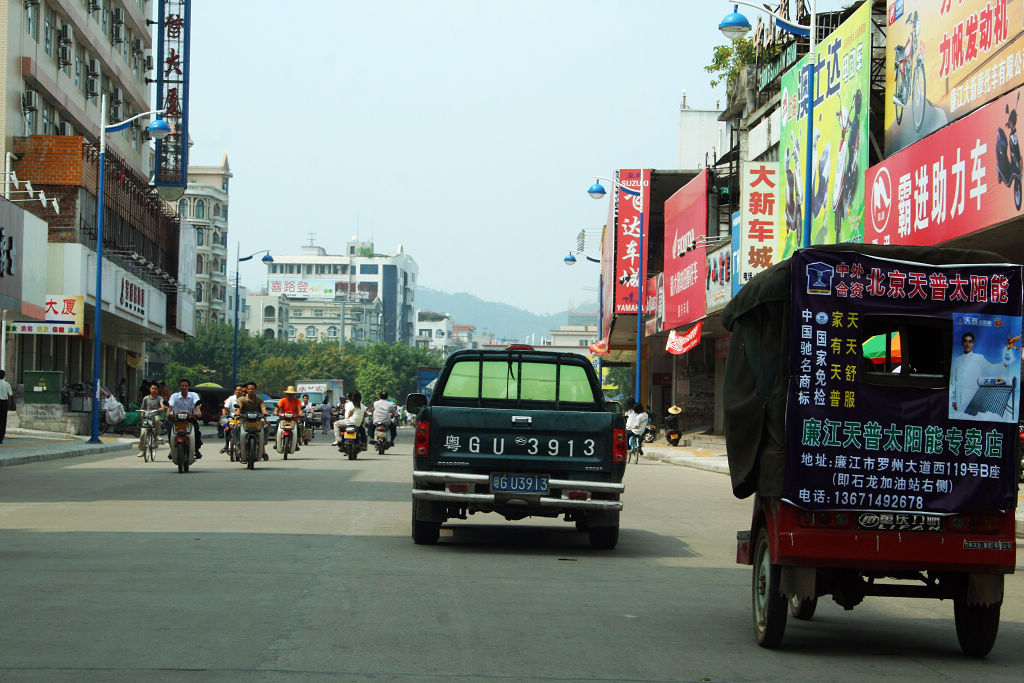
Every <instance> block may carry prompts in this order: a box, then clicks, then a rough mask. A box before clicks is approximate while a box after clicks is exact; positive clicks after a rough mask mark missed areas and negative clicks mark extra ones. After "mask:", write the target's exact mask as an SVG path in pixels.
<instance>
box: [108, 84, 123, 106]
mask: <svg viewBox="0 0 1024 683" xmlns="http://www.w3.org/2000/svg"><path fill="white" fill-rule="evenodd" d="M123 100H124V98H123V93H122V92H121V89H120V88H114V89H113V90H111V91H110V101H111V102H113V103H114V104H121V102H122V101H123Z"/></svg>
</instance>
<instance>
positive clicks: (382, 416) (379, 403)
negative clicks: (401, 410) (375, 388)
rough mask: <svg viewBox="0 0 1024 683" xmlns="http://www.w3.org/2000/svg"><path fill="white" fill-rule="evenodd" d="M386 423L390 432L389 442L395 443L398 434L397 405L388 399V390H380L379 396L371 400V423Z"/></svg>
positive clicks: (375, 424)
mask: <svg viewBox="0 0 1024 683" xmlns="http://www.w3.org/2000/svg"><path fill="white" fill-rule="evenodd" d="M382 424H383V425H387V426H388V431H389V432H391V443H392V444H394V443H395V436H396V435H397V434H398V406H396V405H395V404H394V403H392V402H391V401H389V400H388V392H386V391H382V392H380V396H379V398H378V399H377V400H376V401H374V402H373V425H374V427H375V428H376V426H377V425H382Z"/></svg>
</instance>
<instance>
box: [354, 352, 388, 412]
mask: <svg viewBox="0 0 1024 683" xmlns="http://www.w3.org/2000/svg"><path fill="white" fill-rule="evenodd" d="M396 384H397V379H396V376H395V373H394V370H393V369H392V368H391V367H389V366H387V365H384V364H382V363H375V362H373V361H364V362H363V363H362V364H361V365H360V367H359V374H358V375H356V386H355V387H354V389H358V390H359V393H361V394H362V395H363V403H366V404H369V403H370V401H371V400H372V399H373V398H376V396H377V394H378V393H380V392H381V391H387V392H388V395H389V396H392V397H393V395H394V389H390V390H389V387H394V386H396ZM395 400H398V399H395Z"/></svg>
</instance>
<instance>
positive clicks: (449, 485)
mask: <svg viewBox="0 0 1024 683" xmlns="http://www.w3.org/2000/svg"><path fill="white" fill-rule="evenodd" d="M406 407H407V409H408V410H409V412H410V413H413V414H415V415H416V416H417V420H416V439H415V444H414V450H413V475H412V476H413V491H412V537H413V540H414V541H415V542H416V543H420V544H432V543H436V542H437V540H438V537H439V535H440V529H441V525H442V524H443V523H444V522H446V521H447V520H449V519H466V518H467V515H470V514H475V513H477V512H496V513H498V514H499V515H501V516H503V517H505V519H508V520H520V519H524V518H526V517H530V516H539V517H559V516H560V515H564V516H565V521H567V522H575V524H576V528H577V529H578V530H580V531H586V532H588V533H589V535H590V543H591V545H593V546H594V547H595V548H604V549H607V548H614V547H615V544H616V543H617V542H618V538H619V511H620V510H621V509H622V503H621V502H620V498H621V496H622V492H623V485H622V475H623V473H624V472H625V469H626V429H625V422H624V419H623V416H622V414H621V413H620V412H619V411H618V410H617V408H618V404H616V403H606V402H605V401H604V399H603V396H602V394H601V388H600V385H599V383H598V379H597V375H596V374H595V373H594V369H593V366H591V364H590V362H589V361H588V360H587V359H586V358H585V357H583V356H581V355H579V354H575V353H557V352H552V351H538V350H535V349H534V348H533V347H530V346H525V345H513V346H510V347H508V348H507V349H505V350H503V351H496V350H486V351H477V350H464V351H456V352H455V353H453V354H452V355H451V356H449V357H448V361H447V362H446V364H445V366H444V368H442V370H441V374H440V375H439V376H438V378H437V383H436V385H435V387H434V391H433V393H432V395H431V398H430V399H429V402H428V399H427V397H426V396H424V395H423V394H410V395H409V398H408V400H407V403H406Z"/></svg>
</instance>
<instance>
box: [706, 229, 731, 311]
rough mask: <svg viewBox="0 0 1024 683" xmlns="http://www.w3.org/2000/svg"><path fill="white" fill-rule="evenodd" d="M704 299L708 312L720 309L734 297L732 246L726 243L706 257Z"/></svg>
mask: <svg viewBox="0 0 1024 683" xmlns="http://www.w3.org/2000/svg"><path fill="white" fill-rule="evenodd" d="M704 260H705V273H704V301H705V305H706V307H707V310H708V312H712V311H718V310H721V309H722V308H724V307H725V305H726V304H727V303H729V300H730V299H732V248H731V245H729V244H725V245H722V246H721V247H719V248H718V249H716V250H715V251H713V252H711V253H709V254H708V255H707V256H705V257H704Z"/></svg>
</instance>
